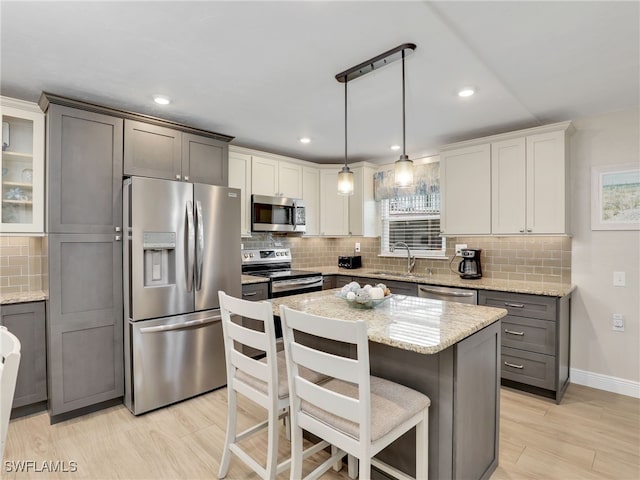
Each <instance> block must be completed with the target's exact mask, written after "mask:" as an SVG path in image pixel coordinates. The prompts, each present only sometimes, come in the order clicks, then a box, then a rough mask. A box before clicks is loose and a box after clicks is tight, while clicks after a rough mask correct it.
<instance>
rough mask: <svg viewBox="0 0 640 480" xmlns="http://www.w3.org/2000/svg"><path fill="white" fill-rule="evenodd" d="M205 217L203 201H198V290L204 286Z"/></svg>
mask: <svg viewBox="0 0 640 480" xmlns="http://www.w3.org/2000/svg"><path fill="white" fill-rule="evenodd" d="M203 257H204V218H203V217H202V202H201V201H200V200H198V201H196V290H200V289H201V288H202V267H203V263H204V258H203Z"/></svg>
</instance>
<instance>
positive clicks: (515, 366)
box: [504, 362, 524, 370]
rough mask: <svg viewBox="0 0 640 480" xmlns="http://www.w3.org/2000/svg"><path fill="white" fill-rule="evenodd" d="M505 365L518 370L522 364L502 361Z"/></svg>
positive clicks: (521, 367) (522, 366)
mask: <svg viewBox="0 0 640 480" xmlns="http://www.w3.org/2000/svg"><path fill="white" fill-rule="evenodd" d="M504 364H505V365H506V366H507V367H511V368H517V369H518V370H522V369H523V368H524V365H516V364H515V363H509V362H504Z"/></svg>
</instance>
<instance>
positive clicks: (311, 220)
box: [302, 167, 320, 235]
mask: <svg viewBox="0 0 640 480" xmlns="http://www.w3.org/2000/svg"><path fill="white" fill-rule="evenodd" d="M302 200H303V201H304V206H305V216H306V219H305V220H306V221H305V224H306V231H305V235H318V234H319V233H320V170H319V169H317V168H313V167H302Z"/></svg>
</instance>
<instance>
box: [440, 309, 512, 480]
mask: <svg viewBox="0 0 640 480" xmlns="http://www.w3.org/2000/svg"><path fill="white" fill-rule="evenodd" d="M500 324H501V322H497V323H494V324H493V325H490V326H488V327H486V328H483V329H482V330H480V331H479V332H478V333H476V334H475V335H472V336H470V337H468V338H466V339H465V340H463V341H462V342H460V343H458V344H457V345H456V356H455V371H456V373H455V387H454V392H455V393H454V419H453V422H454V435H453V444H454V450H453V451H454V454H453V465H454V466H453V471H454V475H453V477H452V478H457V479H472V478H473V479H488V478H489V477H490V476H491V474H492V473H493V472H494V471H495V469H496V468H497V467H498V442H499V432H500V430H499V421H500V361H499V360H500Z"/></svg>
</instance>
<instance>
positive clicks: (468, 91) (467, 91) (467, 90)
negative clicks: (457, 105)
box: [458, 87, 476, 97]
mask: <svg viewBox="0 0 640 480" xmlns="http://www.w3.org/2000/svg"><path fill="white" fill-rule="evenodd" d="M474 93H476V91H475V89H474V88H473V87H464V88H462V89H460V91H459V92H458V96H459V97H470V96H471V95H473V94H474Z"/></svg>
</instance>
